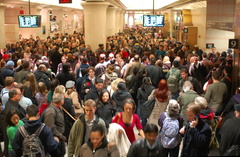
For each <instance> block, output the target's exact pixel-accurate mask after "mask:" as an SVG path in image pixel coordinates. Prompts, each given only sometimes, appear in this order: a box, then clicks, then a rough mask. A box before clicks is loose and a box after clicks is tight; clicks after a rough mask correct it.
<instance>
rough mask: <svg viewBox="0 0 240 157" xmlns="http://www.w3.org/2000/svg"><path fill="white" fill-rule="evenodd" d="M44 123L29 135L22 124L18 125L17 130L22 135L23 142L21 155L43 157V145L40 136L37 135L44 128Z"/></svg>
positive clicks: (24, 156)
mask: <svg viewBox="0 0 240 157" xmlns="http://www.w3.org/2000/svg"><path fill="white" fill-rule="evenodd" d="M44 126H45V124H44V123H42V125H41V126H40V127H39V128H38V129H37V130H36V131H35V133H33V134H32V135H29V134H28V133H27V131H26V129H25V128H24V126H23V125H22V126H20V127H19V132H20V133H21V135H22V136H23V138H24V139H23V143H22V150H23V154H22V155H23V157H37V156H39V157H45V156H46V155H45V151H44V147H43V145H42V142H41V140H40V138H39V137H38V136H39V135H40V133H41V131H42V129H43V128H44Z"/></svg>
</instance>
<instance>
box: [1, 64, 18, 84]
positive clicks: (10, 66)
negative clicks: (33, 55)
mask: <svg viewBox="0 0 240 157" xmlns="http://www.w3.org/2000/svg"><path fill="white" fill-rule="evenodd" d="M13 68H14V62H13V61H11V60H10V61H8V62H7V64H6V67H5V68H4V69H2V71H1V79H2V83H3V86H4V85H5V84H4V81H5V78H6V77H9V76H11V77H14V73H15V72H14V70H13Z"/></svg>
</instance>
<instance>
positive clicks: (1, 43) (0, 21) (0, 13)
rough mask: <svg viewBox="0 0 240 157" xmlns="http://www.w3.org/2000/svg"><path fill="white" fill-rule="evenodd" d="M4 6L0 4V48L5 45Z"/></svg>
mask: <svg viewBox="0 0 240 157" xmlns="http://www.w3.org/2000/svg"><path fill="white" fill-rule="evenodd" d="M5 8H6V6H0V17H1V18H0V26H1V29H0V34H1V40H0V48H1V49H2V48H4V47H6V34H5V13H4V12H5Z"/></svg>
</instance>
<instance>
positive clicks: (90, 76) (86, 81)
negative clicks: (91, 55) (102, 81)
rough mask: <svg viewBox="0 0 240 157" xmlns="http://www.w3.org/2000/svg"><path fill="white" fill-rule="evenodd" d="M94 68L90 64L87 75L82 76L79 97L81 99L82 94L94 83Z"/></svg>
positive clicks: (82, 97)
mask: <svg viewBox="0 0 240 157" xmlns="http://www.w3.org/2000/svg"><path fill="white" fill-rule="evenodd" d="M95 79H96V76H95V68H94V67H92V66H90V67H89V68H88V70H87V75H85V76H84V78H83V81H82V86H81V93H80V97H81V99H82V100H83V99H84V96H85V95H86V94H87V93H88V92H89V90H90V89H92V88H93V87H94V84H95Z"/></svg>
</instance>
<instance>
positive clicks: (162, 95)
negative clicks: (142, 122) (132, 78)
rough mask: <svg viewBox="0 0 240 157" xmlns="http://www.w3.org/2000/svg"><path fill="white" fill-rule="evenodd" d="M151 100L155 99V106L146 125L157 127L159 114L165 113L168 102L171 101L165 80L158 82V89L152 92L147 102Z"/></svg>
mask: <svg viewBox="0 0 240 157" xmlns="http://www.w3.org/2000/svg"><path fill="white" fill-rule="evenodd" d="M152 98H155V105H154V107H153V110H152V113H151V114H150V116H149V118H148V123H153V124H156V125H157V124H158V118H159V116H160V114H161V113H162V112H164V111H166V109H167V104H168V101H169V100H170V99H171V92H170V91H169V90H168V86H167V81H166V80H163V79H162V80H160V82H159V83H158V88H157V89H155V90H153V91H152V93H151V95H149V97H148V100H150V99H152ZM157 126H158V125H157Z"/></svg>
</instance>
